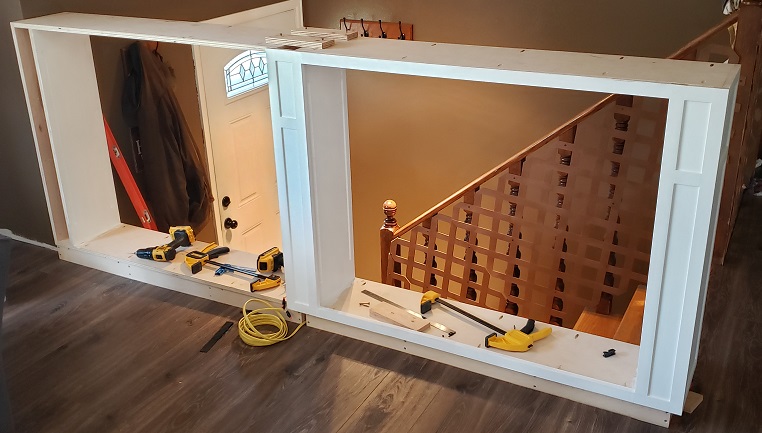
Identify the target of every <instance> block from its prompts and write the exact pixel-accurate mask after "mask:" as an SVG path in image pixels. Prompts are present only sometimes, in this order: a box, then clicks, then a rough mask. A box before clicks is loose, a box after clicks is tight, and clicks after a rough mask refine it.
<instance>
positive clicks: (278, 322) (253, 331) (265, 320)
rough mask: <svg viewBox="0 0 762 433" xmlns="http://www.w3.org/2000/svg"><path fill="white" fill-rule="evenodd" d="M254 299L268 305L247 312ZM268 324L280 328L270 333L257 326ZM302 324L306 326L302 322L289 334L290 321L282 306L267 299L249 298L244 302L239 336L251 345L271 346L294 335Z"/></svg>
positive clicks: (239, 323)
mask: <svg viewBox="0 0 762 433" xmlns="http://www.w3.org/2000/svg"><path fill="white" fill-rule="evenodd" d="M252 301H255V302H259V303H262V304H265V305H266V307H263V308H259V309H256V310H253V311H252V312H250V313H246V306H247V305H249V302H252ZM266 325H269V326H273V327H275V328H278V330H277V331H276V332H270V333H263V332H260V331H259V330H257V326H266ZM302 326H304V322H302V323H300V324H299V326H297V327H296V329H294V332H292V333H291V335H288V322H286V318H285V317H283V313H281V309H280V308H276V307H273V306H272V304H270V303H269V302H267V301H262V300H260V299H249V300H248V301H246V303H245V304H243V317H242V318H241V320H239V321H238V336H240V337H241V340H242V341H243V342H244V343H246V344H248V345H249V346H255V347H263V346H271V345H273V344H275V343H280V342H281V341H286V340H288V339H289V338H291V337H293V336H294V334H296V332H297V331H298V330H300V329H301V328H302Z"/></svg>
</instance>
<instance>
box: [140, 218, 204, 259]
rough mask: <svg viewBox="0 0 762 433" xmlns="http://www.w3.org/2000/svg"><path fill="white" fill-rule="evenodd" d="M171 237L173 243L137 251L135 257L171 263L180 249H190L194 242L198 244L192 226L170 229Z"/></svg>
mask: <svg viewBox="0 0 762 433" xmlns="http://www.w3.org/2000/svg"><path fill="white" fill-rule="evenodd" d="M169 236H170V237H171V238H172V242H170V243H168V244H164V245H160V246H158V247H148V248H141V249H139V250H137V251H135V255H136V256H138V257H140V258H141V259H148V260H153V261H156V262H171V261H172V260H174V259H175V257H176V256H177V249H178V248H180V247H189V246H191V244H192V243H193V242H196V236H195V235H194V234H193V228H192V227H191V226H176V227H170V228H169Z"/></svg>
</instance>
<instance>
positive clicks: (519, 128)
mask: <svg viewBox="0 0 762 433" xmlns="http://www.w3.org/2000/svg"><path fill="white" fill-rule="evenodd" d="M719 3H721V2H719V1H716V0H700V1H695V0H694V1H687V0H682V1H668V2H665V1H663V0H642V1H638V2H627V3H622V2H615V1H604V0H593V1H591V0H584V1H582V0H571V1H563V2H561V1H557V0H535V1H524V2H518V1H494V0H476V1H470V2H463V1H458V0H438V1H436V2H411V1H403V0H373V1H370V0H351V1H350V0H304V1H303V5H304V21H305V24H306V25H308V26H315V27H332V28H337V27H338V25H339V20H340V19H341V18H342V17H347V18H354V19H360V18H364V19H366V20H379V19H381V20H384V21H391V22H395V21H400V20H401V21H404V22H407V23H412V24H413V26H414V27H413V33H414V37H415V39H416V40H426V41H436V42H451V43H462V44H474V45H492V46H504V47H521V48H535V49H547V50H562V51H584V52H596V53H615V54H625V55H639V56H653V57H664V56H666V55H668V54H669V53H671V52H673V51H674V50H675V49H677V48H679V47H680V46H682V45H683V44H684V43H686V42H688V41H690V40H691V39H693V38H694V37H695V36H697V35H699V34H701V33H702V32H703V31H704V30H706V29H708V28H709V27H711V26H712V25H713V24H715V23H716V22H718V21H719V20H720V19H721V18H722V15H721V10H720V9H721V8H720V4H719ZM347 87H348V98H349V101H348V102H349V113H350V114H349V129H350V142H351V153H352V200H353V208H354V209H353V212H354V239H355V258H356V271H357V275H358V276H359V277H362V278H369V279H377V278H379V276H380V270H379V260H380V259H379V258H380V254H379V247H378V242H379V241H378V229H379V227H380V226H381V223H382V221H383V213H382V210H381V204H382V203H383V201H384V200H385V199H387V198H393V199H395V200H396V201H397V203H398V205H399V212H398V215H397V216H398V220H399V221H400V225H402V224H404V223H406V222H408V221H410V220H412V219H413V218H414V217H416V216H417V215H419V214H421V213H422V212H424V211H425V210H427V209H429V208H431V207H432V206H433V205H435V204H436V203H438V202H439V201H441V200H442V199H444V198H445V197H447V196H448V195H450V194H451V193H453V192H455V191H456V190H458V189H459V188H460V187H462V186H463V185H465V184H466V183H468V182H469V181H471V180H473V179H475V178H476V177H478V176H479V175H480V174H482V173H484V172H485V171H487V170H488V169H490V168H492V167H494V166H495V165H497V164H498V163H500V162H501V161H503V160H505V159H506V158H508V157H510V156H511V155H513V154H515V153H516V152H517V151H518V150H520V149H523V148H524V147H526V146H527V145H529V144H531V143H532V142H533V141H534V140H536V139H538V138H540V137H542V136H544V135H545V134H546V133H548V132H549V131H550V130H552V129H554V128H555V127H557V126H559V125H560V124H562V123H564V122H565V121H567V120H568V119H569V118H570V117H571V116H572V115H574V114H576V113H578V112H579V111H581V110H582V109H583V108H585V107H587V106H589V105H590V104H591V103H593V102H594V101H597V100H598V99H600V95H593V94H584V93H580V92H562V91H554V90H542V89H535V88H520V87H511V86H499V85H487V84H480V83H469V82H458V81H448V80H434V79H424V78H416V77H404V76H394V75H384V74H376V73H359V72H352V71H350V72H348V74H347Z"/></svg>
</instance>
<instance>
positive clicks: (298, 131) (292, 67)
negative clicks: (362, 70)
mask: <svg viewBox="0 0 762 433" xmlns="http://www.w3.org/2000/svg"><path fill="white" fill-rule="evenodd" d="M266 52H267V64H268V73H269V80H270V111H271V113H272V122H273V144H274V146H275V171H276V176H277V178H278V202H279V206H280V219H281V235H282V236H283V254H284V259H285V266H286V269H287V270H288V278H287V279H286V292H287V293H288V302H289V305H290V306H291V308H294V309H296V310H298V311H301V312H303V313H308V314H309V313H311V312H312V311H313V310H314V308H315V307H316V306H317V305H318V296H317V277H316V273H315V272H316V271H315V268H316V252H315V233H314V230H313V225H312V221H313V212H312V202H311V197H310V179H309V156H308V152H307V136H306V125H305V115H304V92H303V89H304V84H303V81H302V65H301V63H300V62H299V59H298V53H295V52H290V51H282V50H266Z"/></svg>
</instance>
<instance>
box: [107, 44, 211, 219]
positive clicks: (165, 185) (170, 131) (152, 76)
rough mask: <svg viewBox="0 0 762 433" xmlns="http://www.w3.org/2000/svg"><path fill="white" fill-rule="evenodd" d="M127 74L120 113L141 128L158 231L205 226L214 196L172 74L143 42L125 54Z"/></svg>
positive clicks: (148, 197)
mask: <svg viewBox="0 0 762 433" xmlns="http://www.w3.org/2000/svg"><path fill="white" fill-rule="evenodd" d="M126 59H127V63H128V64H127V69H128V71H129V76H128V78H127V80H126V82H125V87H124V93H123V95H122V111H123V114H124V117H125V120H126V121H127V123H128V125H129V126H130V127H135V126H136V127H138V128H139V131H140V149H141V153H142V162H143V184H144V185H145V190H144V195H145V198H146V201H147V202H148V206H149V208H150V210H151V212H152V213H153V216H154V219H155V220H156V224H157V226H158V228H159V230H160V231H163V232H166V231H167V230H168V229H169V227H170V226H177V225H190V226H192V227H193V229H194V230H195V231H196V232H197V233H198V232H200V231H201V229H202V228H203V227H204V226H205V225H206V224H207V222H208V221H209V218H210V214H211V203H212V200H213V196H212V192H211V188H210V186H209V185H210V183H209V177H208V175H207V172H206V170H205V169H204V166H203V165H202V162H201V156H200V154H199V151H198V148H197V147H196V143H195V142H194V140H193V137H192V136H191V133H190V129H189V127H188V123H187V122H186V120H185V117H184V116H183V113H182V110H181V109H180V105H179V104H178V102H177V97H176V96H175V93H174V90H173V89H172V85H171V84H172V83H171V80H172V74H171V72H170V70H169V68H168V67H167V65H165V64H164V62H163V61H162V59H161V58H160V56H159V55H158V53H156V52H152V51H151V50H149V49H148V48H147V47H146V46H145V44H144V43H140V42H136V43H134V44H132V45H131V46H130V47H129V49H128V52H127V56H126Z"/></svg>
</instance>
